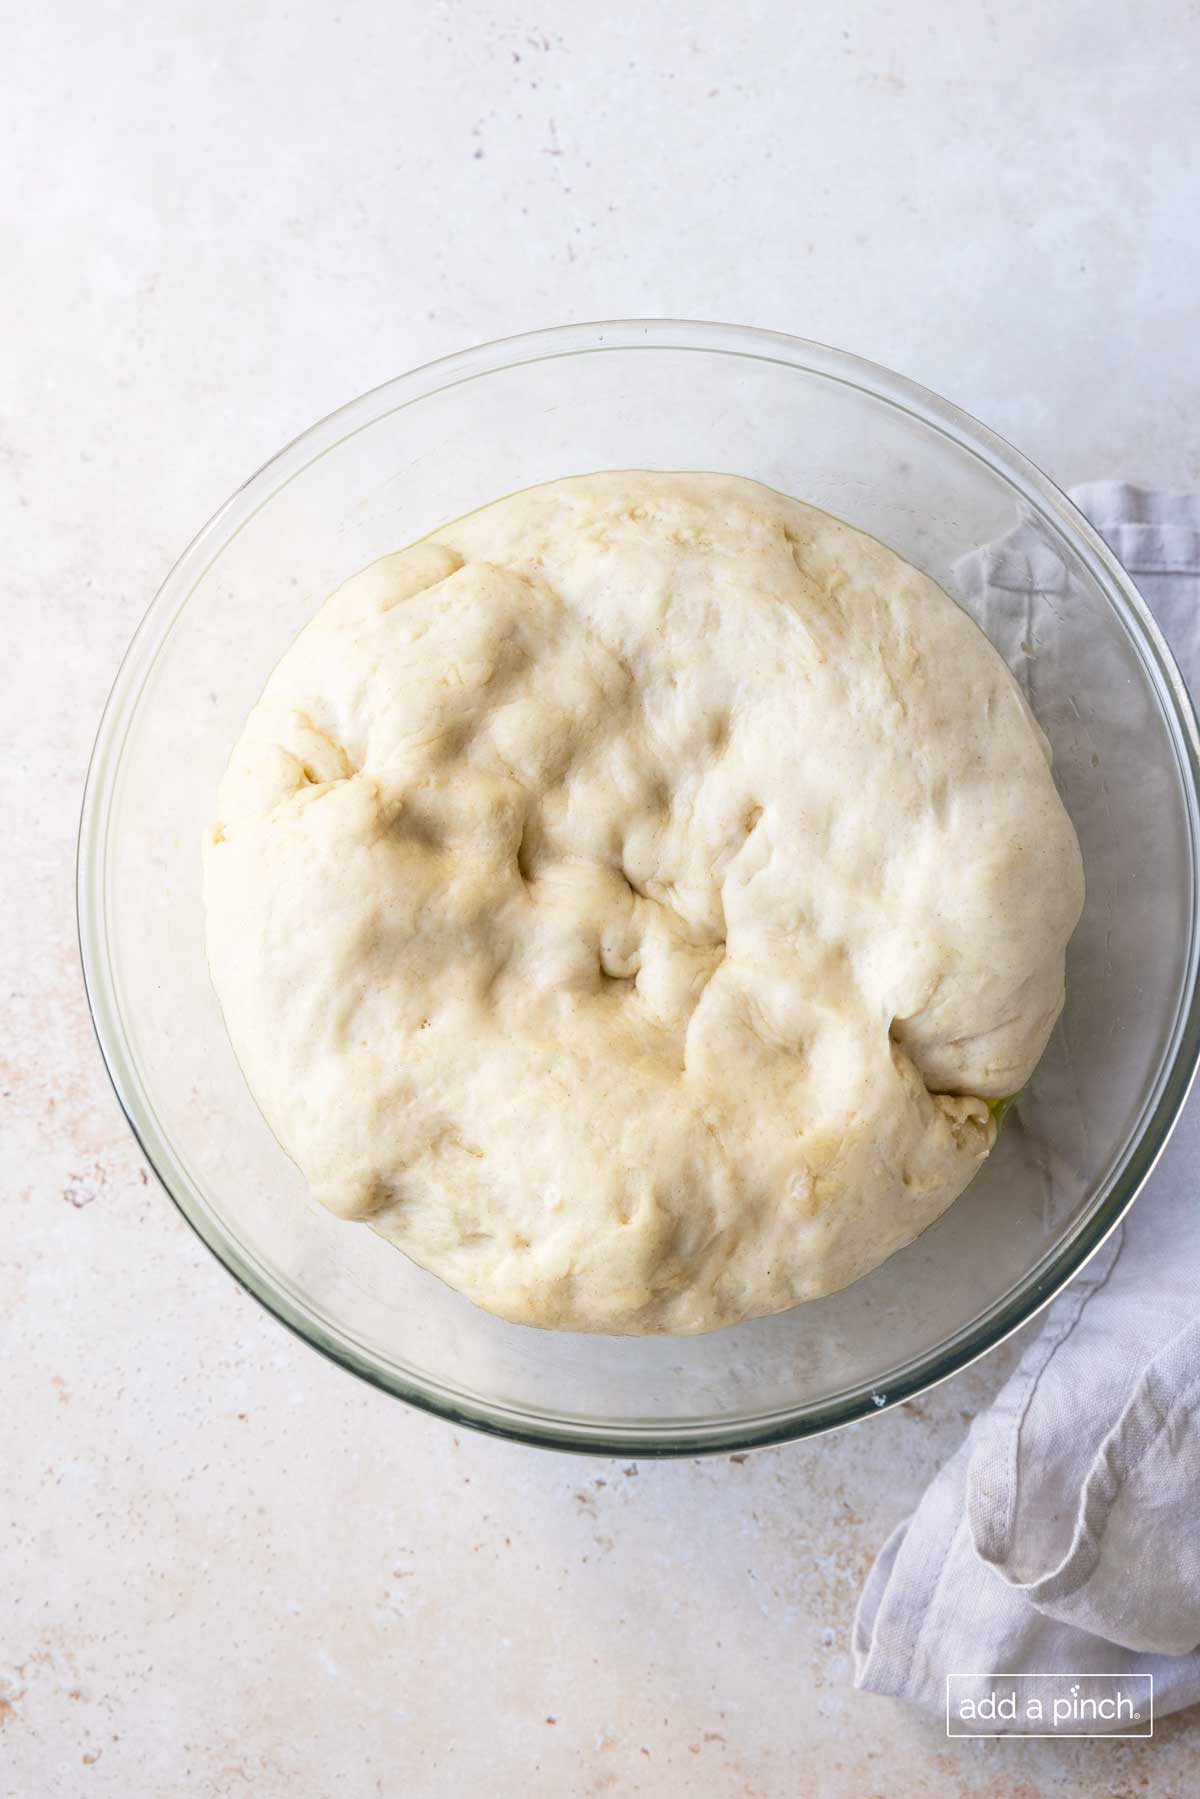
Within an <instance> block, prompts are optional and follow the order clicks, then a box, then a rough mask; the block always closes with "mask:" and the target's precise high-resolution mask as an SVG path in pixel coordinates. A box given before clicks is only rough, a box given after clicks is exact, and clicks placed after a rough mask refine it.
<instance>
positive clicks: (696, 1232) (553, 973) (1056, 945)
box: [204, 473, 1083, 1333]
mask: <svg viewBox="0 0 1200 1799" xmlns="http://www.w3.org/2000/svg"><path fill="white" fill-rule="evenodd" d="M204 861H205V891H206V901H207V910H208V947H209V959H210V963H211V967H212V973H213V978H214V981H215V984H216V988H217V992H218V994H219V997H220V1000H221V1005H222V1008H223V1010H224V1014H225V1018H226V1021H227V1024H228V1028H229V1032H230V1035H231V1038H232V1041H233V1045H234V1048H235V1050H236V1052H237V1055H238V1057H239V1059H240V1061H241V1064H242V1067H243V1069H244V1070H245V1074H246V1077H247V1080H248V1081H249V1084H250V1087H251V1089H252V1090H253V1092H254V1094H255V1097H256V1098H257V1100H258V1103H259V1105H260V1106H261V1108H262V1111H263V1113H264V1115H265V1116H266V1118H267V1121H268V1122H269V1124H270V1125H271V1127H272V1129H273V1130H274V1131H275V1133H276V1135H277V1136H278V1138H279V1141H280V1143H281V1144H282V1145H283V1147H284V1149H285V1150H286V1151H287V1153H288V1154H289V1155H290V1156H291V1157H293V1159H294V1160H295V1161H296V1162H297V1163H298V1164H299V1166H300V1168H301V1169H302V1170H303V1171H304V1173H305V1175H306V1176H307V1178H308V1180H309V1183H310V1184H311V1187H312V1190H313V1192H314V1193H315V1194H316V1196H317V1198H318V1199H320V1200H321V1201H322V1202H323V1203H324V1204H325V1205H327V1206H329V1207H330V1208H331V1209H332V1210H333V1211H335V1212H336V1213H338V1214H340V1215H341V1216H343V1217H345V1218H358V1219H366V1220H369V1222H370V1223H371V1225H373V1226H374V1228H375V1229H376V1230H378V1231H380V1232H381V1233H382V1234H383V1235H384V1236H385V1237H387V1238H390V1239H391V1241H392V1242H394V1243H396V1244H398V1245H399V1246H400V1247H401V1248H402V1249H403V1250H405V1251H406V1252H407V1254H408V1255H410V1256H412V1257H413V1258H414V1260H415V1261H417V1262H419V1263H420V1264H421V1265H422V1266H423V1267H425V1268H428V1269H431V1270H433V1272H434V1273H435V1274H438V1275H440V1276H441V1278H442V1279H443V1280H444V1281H448V1282H449V1283H450V1284H451V1285H452V1286H454V1287H456V1288H459V1289H460V1290H461V1291H462V1292H463V1293H465V1294H467V1295H468V1296H469V1297H470V1298H471V1299H473V1300H475V1301H476V1302H477V1303H478V1304H479V1305H481V1306H485V1307H487V1308H488V1309H489V1310H490V1311H493V1312H497V1313H499V1314H500V1315H501V1316H502V1317H504V1318H509V1319H514V1320H518V1321H520V1322H521V1323H524V1324H537V1325H546V1326H556V1327H558V1328H561V1329H568V1330H587V1331H609V1332H679V1333H684V1332H694V1331H705V1330H712V1329H714V1328H715V1327H717V1326H720V1325H728V1324H733V1323H735V1322H737V1321H738V1320H740V1319H745V1318H751V1317H754V1316H756V1315H759V1314H761V1313H766V1312H774V1311H777V1310H779V1309H781V1308H783V1307H786V1306H791V1305H794V1304H795V1303H796V1302H797V1301H798V1300H805V1299H811V1298H813V1297H814V1296H816V1295H818V1294H823V1293H829V1292H832V1291H833V1290H834V1289H836V1288H838V1287H841V1286H844V1285H845V1284H846V1283H847V1282H849V1281H852V1280H855V1279H856V1278H857V1277H858V1276H859V1275H862V1274H865V1273H866V1272H867V1271H868V1270H869V1269H871V1268H874V1267H875V1266H876V1265H877V1264H878V1263H880V1262H882V1261H883V1260H884V1258H885V1257H886V1256H889V1255H891V1254H892V1252H893V1251H894V1250H896V1249H899V1248H900V1247H901V1245H903V1244H905V1243H908V1242H909V1241H911V1239H912V1238H913V1237H915V1236H916V1235H917V1233H918V1232H919V1231H922V1230H924V1229H925V1227H926V1226H927V1225H928V1224H930V1223H931V1222H932V1221H933V1220H934V1219H935V1218H937V1216H938V1215H939V1213H941V1212H942V1211H943V1210H944V1209H945V1208H946V1207H947V1206H948V1205H949V1204H950V1203H951V1201H952V1200H953V1199H954V1198H955V1197H956V1196H957V1195H958V1194H959V1193H960V1192H961V1191H962V1189H963V1187H965V1186H966V1184H967V1182H968V1181H969V1180H970V1179H971V1176H972V1175H973V1174H974V1173H975V1171H976V1169H977V1168H978V1167H979V1165H980V1162H981V1161H982V1160H983V1158H984V1157H985V1156H986V1155H987V1153H988V1150H989V1149H990V1147H991V1145H992V1142H993V1139H994V1136H995V1124H994V1119H993V1115H992V1110H991V1108H989V1106H988V1103H987V1102H988V1100H989V1099H994V1098H998V1097H1000V1096H1003V1095H1007V1094H1010V1093H1012V1092H1013V1091H1014V1090H1015V1089H1017V1088H1019V1087H1020V1086H1021V1085H1022V1083H1023V1082H1024V1081H1025V1080H1026V1079H1027V1078H1028V1076H1029V1074H1030V1071H1031V1070H1032V1068H1033V1066H1034V1064H1035V1062H1036V1061H1037V1059H1038V1057H1039V1055H1040V1054H1041V1052H1042V1049H1043V1047H1044V1046H1045V1043H1046V1039H1047V1037H1048V1036H1049V1034H1050V1031H1051V1029H1052V1027H1053V1025H1054V1021H1055V1019H1056V1018H1057V1016H1058V1013H1059V1010H1060V1008H1061V1006H1062V1001H1063V953H1064V948H1065V945H1066V942H1067V939H1068V937H1069V936H1070V934H1071V931H1072V929H1073V928H1074V926H1075V923H1076V921H1077V920H1078V917H1079V913H1080V909H1081V907H1082V903H1083V880H1082V872H1081V866H1080V857H1079V849H1078V845H1077V842H1076V839H1075V834H1074V832H1073V830H1072V828H1071V824H1070V821H1069V820H1068V818H1067V815H1066V813H1065V811H1064V809H1063V806H1062V804H1061V802H1060V800H1059V797H1058V794H1057V792H1056V790H1055V786H1054V782H1053V779H1052V777H1051V774H1050V767H1049V751H1048V747H1047V744H1046V741H1045V739H1044V737H1043V736H1042V733H1041V731H1040V730H1039V729H1038V726H1037V725H1036V723H1035V722H1034V720H1033V717H1032V715H1031V713H1030V712H1029V709H1028V707H1027V706H1026V703H1025V701H1024V699H1023V697H1022V695H1021V693H1020V690H1019V689H1018V687H1017V685H1016V683H1015V681H1014V680H1013V679H1012V677H1011V675H1010V674H1009V672H1008V670H1007V668H1006V667H1005V666H1004V664H1003V662H1002V661H1001V659H1000V657H999V656H998V655H997V654H996V653H995V651H994V650H993V649H992V648H991V646H990V645H989V644H988V642H987V640H986V639H985V638H984V636H983V635H982V633H981V632H980V631H979V630H978V628H977V627H976V626H975V624H974V623H973V622H972V621H971V619H969V618H968V617H967V615H966V613H964V612H963V611H961V610H960V609H959V608H958V607H957V606H956V605H955V604H954V603H953V602H952V601H951V600H950V599H949V598H948V597H947V595H946V594H945V593H943V592H942V590H941V589H940V588H939V587H937V586H936V585H935V584H934V583H933V582H932V581H931V580H929V579H927V578H926V577H925V576H924V575H922V574H920V573H918V572H917V570H916V569H914V568H912V567H910V566H909V565H908V564H907V563H905V562H903V561H901V560H900V559H899V558H898V557H897V556H895V555H893V554H892V553H891V552H890V551H888V550H886V549H884V548H883V546H882V545H881V544H879V543H876V542H875V541H874V539H872V538H870V537H866V536H864V535H862V534H861V533H860V532H857V531H855V530H852V529H851V528H850V527H849V526H848V525H845V524H842V523H840V522H839V521H838V520H837V519H834V518H831V517H829V516H827V515H826V514H824V513H822V512H818V511H815V510H814V509H813V508H812V507H809V506H805V505H801V504H800V503H799V502H797V501H795V500H792V499H787V498H785V497H784V496H783V495H781V494H777V493H774V492H772V491H770V490H769V489H767V488H765V487H760V486H758V485H757V484H756V483H754V482H750V481H745V480H741V479H736V478H734V477H732V476H725V475H694V474H687V475H678V474H640V473H619V474H600V475H589V476H583V477H579V478H577V479H571V480H567V481H559V482H555V483H553V484H551V485H549V486H545V487H539V488H534V489H532V490H531V491H529V492H526V493H521V494H516V495H514V496H513V497H511V498H509V499H504V500H501V501H499V502H498V503H497V504H495V505H492V506H489V507H487V508H485V509H484V510H483V511H481V512H477V513H475V514H473V515H472V516H470V517H469V518H466V519H463V520H461V521H460V522H459V523H457V524H454V525H450V526H447V527H446V528H445V529H444V530H442V531H439V532H437V533H436V534H435V535H434V536H433V537H431V538H429V539H427V540H426V541H425V542H423V543H421V544H418V545H417V546H416V547H415V548H413V549H409V550H406V551H401V552H399V553H398V554H396V555H391V556H385V557H383V558H382V560H381V561H379V562H376V563H374V564H372V566H371V567H370V568H368V569H366V570H364V572H363V573H362V574H360V575H357V576H356V577H355V578H354V579H353V580H351V581H349V582H348V583H347V584H346V585H345V586H344V587H342V588H341V589H339V591H338V592H337V593H335V594H334V595H333V597H332V598H331V599H330V600H329V601H328V602H327V603H326V604H325V606H324V607H323V608H322V609H321V611H320V612H319V613H318V614H317V616H316V617H315V618H314V619H313V621H312V623H311V624H310V625H309V626H308V627H307V629H306V630H304V631H303V632H302V633H301V635H300V637H299V638H298V639H297V640H296V642H295V643H294V644H293V646H292V647H291V649H290V650H289V651H288V652H287V654H286V655H285V656H284V658H283V660H282V662H281V663H280V664H279V666H278V668H277V669H276V670H275V672H274V674H273V675H272V676H271V679H270V681H269V682H268V684H267V687H266V691H265V692H264V694H263V697H262V699H261V700H260V702H259V704H258V705H257V706H256V707H255V709H254V711H253V712H252V714H251V716H250V719H249V721H248V723H247V725H246V730H245V734H244V736H243V737H242V739H241V741H240V743H239V744H238V746H237V748H236V750H235V752H234V755H233V758H232V761H231V763H230V766H229V769H228V771H227V773H226V775H225V778H224V781H223V783H222V786H221V789H220V795H219V801H218V822H217V823H215V824H214V826H213V827H212V829H211V831H210V832H209V833H208V835H207V838H206V842H205V851H204Z"/></svg>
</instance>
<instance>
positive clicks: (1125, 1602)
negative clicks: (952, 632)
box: [853, 482, 1200, 1728]
mask: <svg viewBox="0 0 1200 1799" xmlns="http://www.w3.org/2000/svg"><path fill="white" fill-rule="evenodd" d="M1072 498H1073V499H1074V500H1075V502H1076V504H1077V505H1078V506H1079V507H1080V508H1081V509H1082V510H1083V511H1084V512H1085V513H1087V515H1088V516H1089V517H1090V518H1091V520H1092V522H1093V524H1094V525H1095V526H1096V529H1097V530H1098V531H1099V532H1100V533H1101V535H1102V536H1103V537H1105V538H1106V539H1107V541H1108V543H1109V544H1110V545H1111V546H1112V548H1113V550H1114V551H1115V553H1116V555H1117V556H1118V558H1119V559H1120V561H1121V562H1122V563H1123V564H1124V565H1125V567H1126V568H1127V569H1128V570H1129V572H1130V574H1131V575H1132V577H1133V579H1134V581H1135V583H1136V584H1137V586H1138V588H1139V590H1140V592H1141V593H1142V595H1143V596H1144V598H1145V599H1146V601H1147V603H1148V604H1149V605H1150V607H1151V608H1152V610H1153V611H1154V613H1155V615H1156V617H1157V619H1158V622H1159V624H1160V625H1161V627H1162V629H1163V631H1164V633H1165V635H1166V636H1167V638H1168V640H1169V642H1170V644H1171V647H1172V649H1173V650H1174V652H1175V655H1176V657H1177V658H1178V660H1179V663H1180V666H1181V667H1182V669H1183V673H1184V676H1185V678H1186V679H1187V680H1188V681H1189V682H1190V683H1191V684H1192V687H1193V691H1196V690H1197V688H1198V687H1200V494H1186V493H1161V492H1152V491H1149V490H1147V489H1144V488H1138V487H1133V486H1129V485H1126V484H1124V483H1120V482H1097V483H1094V484H1092V485H1089V486H1087V487H1081V488H1078V489H1076V490H1075V491H1074V493H1073V495H1072ZM1019 538H1020V534H1019V533H1018V534H1017V538H1015V539H1011V540H1007V541H1006V543H1004V544H1001V545H996V546H993V547H992V548H991V549H990V550H987V551H984V552H981V553H980V560H979V578H980V579H982V580H983V581H984V582H985V583H986V582H987V581H988V580H989V579H994V580H996V581H997V582H998V583H1002V584H1003V586H1004V588H1005V591H1006V593H1007V594H1009V595H1010V596H1011V594H1012V591H1013V584H1014V581H1016V582H1017V583H1018V585H1020V584H1024V586H1025V588H1026V589H1027V592H1028V598H1029V602H1030V605H1031V607H1034V608H1036V603H1037V601H1038V600H1039V599H1040V598H1044V596H1045V593H1046V592H1048V591H1049V590H1050V589H1049V587H1048V586H1047V585H1046V584H1048V583H1052V582H1053V579H1054V575H1055V570H1054V568H1053V567H1047V566H1046V564H1045V562H1044V561H1043V560H1040V554H1041V553H1039V554H1033V555H1027V554H1025V553H1024V552H1023V550H1022V546H1021V544H1020V542H1019ZM1058 572H1059V573H1060V574H1061V568H1060V569H1059V570H1058ZM1009 605H1010V610H1011V599H1010V601H1009ZM999 647H1001V648H1002V649H1003V647H1004V646H1003V645H1000V646H999ZM1198 1173H1200V1093H1193V1095H1192V1097H1191V1099H1190V1100H1189V1102H1188V1104H1187V1105H1186V1106H1185V1108H1184V1114H1183V1117H1182V1118H1181V1119H1180V1122H1179V1124H1178V1126H1177V1128H1176V1131H1175V1133H1174V1136H1173V1137H1172V1139H1171V1142H1170V1143H1169V1144H1168V1146H1167V1150H1166V1152H1165V1153H1164V1155H1163V1158H1162V1161H1161V1162H1160V1163H1159V1166H1158V1168H1157V1169H1156V1170H1155V1172H1154V1174H1153V1175H1152V1176H1151V1178H1150V1181H1149V1182H1148V1184H1147V1187H1146V1189H1145V1191H1144V1192H1143V1193H1142V1195H1141V1196H1140V1198H1139V1199H1138V1201H1137V1203H1136V1204H1135V1205H1134V1207H1133V1209H1132V1211H1131V1213H1130V1215H1129V1217H1128V1218H1127V1219H1126V1221H1125V1223H1124V1224H1123V1225H1122V1226H1121V1227H1120V1229H1119V1230H1118V1231H1116V1232H1115V1233H1114V1234H1113V1236H1112V1237H1111V1238H1110V1239H1109V1240H1108V1242H1107V1243H1106V1244H1105V1245H1104V1247H1103V1248H1102V1249H1101V1250H1100V1252H1099V1253H1098V1254H1097V1255H1096V1256H1095V1257H1094V1258H1093V1259H1092V1261H1091V1262H1090V1263H1089V1264H1088V1266H1087V1267H1086V1268H1085V1269H1084V1271H1083V1272H1082V1274H1080V1275H1079V1276H1078V1278H1077V1279H1076V1280H1075V1281H1073V1282H1072V1283H1071V1284H1070V1286H1068V1287H1067V1288H1066V1289H1065V1290H1064V1292H1063V1293H1062V1294H1061V1295H1060V1296H1059V1298H1058V1299H1057V1300H1056V1301H1055V1302H1054V1304H1053V1305H1052V1306H1051V1307H1050V1308H1049V1310H1048V1312H1047V1313H1046V1317H1045V1322H1044V1324H1043V1327H1042V1329H1041V1331H1040V1333H1039V1335H1038V1336H1037V1337H1036V1338H1035V1339H1034V1340H1033V1341H1032V1342H1031V1344H1030V1346H1029V1348H1028V1349H1027V1350H1026V1352H1025V1354H1024V1356H1023V1358H1022V1360H1021V1362H1020V1364H1019V1366H1018V1367H1017V1370H1016V1372H1015V1373H1014V1374H1013V1375H1012V1377H1011V1379H1010V1380H1009V1381H1008V1383H1007V1384H1006V1385H1005V1386H1004V1387H1003V1388H1002V1390H1001V1392H1000V1393H999V1395H998V1397H997V1398H996V1400H995V1402H994V1403H993V1405H992V1406H991V1408H990V1409H989V1410H988V1411H987V1412H986V1413H984V1414H983V1415H981V1416H980V1417H979V1418H977V1419H976V1420H975V1422H974V1424H973V1425H972V1427H971V1430H970V1432H969V1434H968V1436H967V1439H966V1441H965V1442H964V1443H963V1445H962V1447H961V1448H960V1449H959V1450H958V1452H957V1454H955V1455H954V1456H953V1457H952V1458H951V1460H950V1461H949V1462H948V1463H947V1464H946V1466H945V1467H944V1468H943V1469H942V1471H941V1473H940V1474H939V1475H938V1476H937V1478H936V1479H935V1480H934V1481H933V1483H932V1485H931V1486H930V1487H929V1489H928V1491H927V1492H926V1494H925V1495H924V1497H923V1499H922V1500H921V1502H920V1504H919V1505H918V1507H917V1509H916V1511H915V1512H914V1513H913V1515H912V1517H911V1518H909V1519H908V1520H907V1521H906V1522H905V1523H903V1524H901V1525H899V1526H898V1527H897V1529H896V1530H895V1531H894V1532H893V1533H892V1535H891V1537H890V1538H889V1539H888V1541H887V1542H886V1543H885V1545H884V1547H883V1549H882V1550H881V1552H880V1554H879V1557H878V1559H877V1561H876V1562H875V1565H874V1567H873V1568H872V1570H871V1572H870V1574H869V1575H868V1577H867V1582H866V1585H865V1587H864V1589H863V1593H862V1597H861V1599H860V1601H859V1607H858V1614H857V1617H856V1619H855V1624H854V1641H853V1649H854V1670H855V1672H854V1679H855V1685H856V1686H858V1687H861V1688H864V1689H866V1690H867V1691H870V1692H875V1693H886V1694H891V1695H894V1696H896V1697H899V1698H903V1699H908V1700H911V1701H913V1702H914V1703H916V1704H918V1705H921V1706H924V1707H927V1708H929V1709H931V1710H934V1711H937V1712H939V1713H941V1712H943V1711H944V1708H945V1705H946V1676H947V1674H951V1673H955V1674H962V1673H972V1672H978V1673H983V1672H989V1673H993V1672H994V1673H1000V1672H1004V1673H1023V1672H1028V1673H1049V1674H1054V1673H1062V1674H1090V1673H1114V1674H1118V1673H1119V1674H1137V1673H1150V1674H1153V1676H1154V1700H1155V1706H1154V1709H1155V1711H1156V1713H1158V1714H1162V1713H1163V1712H1168V1711H1172V1710H1177V1709H1178V1708H1180V1707H1181V1706H1185V1705H1190V1704H1192V1703H1194V1702H1195V1701H1197V1700H1200V1647H1198V1646H1200V1194H1198V1192H1197V1175H1198ZM1113 1728H1120V1726H1119V1725H1114V1726H1113Z"/></svg>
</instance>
